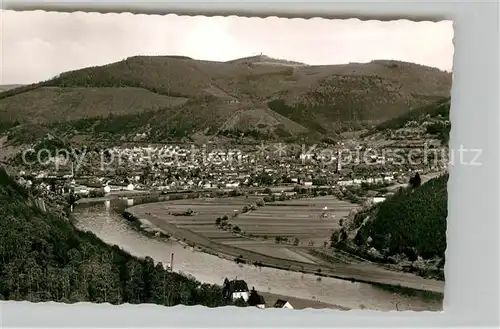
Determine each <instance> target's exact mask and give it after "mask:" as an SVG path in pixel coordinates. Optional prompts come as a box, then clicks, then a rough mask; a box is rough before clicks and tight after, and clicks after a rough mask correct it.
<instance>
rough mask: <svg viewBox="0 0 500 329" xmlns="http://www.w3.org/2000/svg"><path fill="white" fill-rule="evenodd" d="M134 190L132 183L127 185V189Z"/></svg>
mask: <svg viewBox="0 0 500 329" xmlns="http://www.w3.org/2000/svg"><path fill="white" fill-rule="evenodd" d="M133 190H134V184H132V183H131V184H128V185H127V191H133Z"/></svg>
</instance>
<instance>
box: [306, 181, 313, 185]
mask: <svg viewBox="0 0 500 329" xmlns="http://www.w3.org/2000/svg"><path fill="white" fill-rule="evenodd" d="M312 185H313V183H312V182H311V181H305V182H304V186H312Z"/></svg>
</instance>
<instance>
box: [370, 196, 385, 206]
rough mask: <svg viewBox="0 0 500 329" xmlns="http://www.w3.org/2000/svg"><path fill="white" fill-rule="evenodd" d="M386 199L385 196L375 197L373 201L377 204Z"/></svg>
mask: <svg viewBox="0 0 500 329" xmlns="http://www.w3.org/2000/svg"><path fill="white" fill-rule="evenodd" d="M384 201H385V198H384V197H373V198H372V202H373V203H374V204H377V203H380V202H384Z"/></svg>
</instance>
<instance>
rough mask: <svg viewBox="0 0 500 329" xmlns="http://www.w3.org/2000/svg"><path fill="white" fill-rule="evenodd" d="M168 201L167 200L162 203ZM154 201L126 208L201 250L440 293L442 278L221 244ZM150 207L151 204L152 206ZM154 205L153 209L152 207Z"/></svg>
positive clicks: (442, 288)
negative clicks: (285, 256) (175, 219)
mask: <svg viewBox="0 0 500 329" xmlns="http://www.w3.org/2000/svg"><path fill="white" fill-rule="evenodd" d="M164 204H168V203H164ZM154 205H155V204H154V203H152V204H144V205H140V206H135V207H131V208H129V209H128V210H127V211H128V212H129V213H131V214H132V215H134V216H135V217H136V218H139V219H141V220H146V221H147V222H148V224H150V225H152V226H154V227H156V228H158V229H160V230H162V231H164V232H167V233H168V234H170V235H172V236H173V237H175V238H176V239H178V240H179V241H184V242H186V243H188V244H191V245H195V246H196V247H198V248H200V249H201V250H203V251H204V252H208V253H211V254H215V255H218V256H220V257H225V258H229V259H235V258H240V259H243V260H244V261H245V262H246V263H248V264H253V263H259V264H261V266H267V267H273V268H278V269H284V270H290V271H296V272H303V273H310V274H320V275H322V276H329V277H334V278H339V279H346V280H352V281H358V282H366V283H379V284H386V285H393V286H402V287H406V288H411V289H417V290H424V291H432V292H438V293H443V292H444V282H443V281H438V280H432V279H424V278H421V277H418V276H416V275H413V274H410V273H400V272H394V271H390V270H387V269H385V268H383V267H382V266H378V265H376V264H372V263H368V264H326V263H322V264H312V263H308V262H301V261H297V260H291V259H283V258H277V257H273V256H270V255H265V254H261V253H258V252H255V251H251V250H248V249H243V248H241V247H236V246H234V245H228V244H222V243H217V242H215V241H212V240H211V239H209V238H207V237H205V236H203V235H202V234H198V233H196V232H193V231H191V230H189V229H185V228H181V227H179V226H176V225H174V224H172V223H170V221H169V218H168V214H166V213H165V212H164V211H163V212H161V211H156V212H155V211H154V209H155V208H154V207H155V206H154ZM152 207H153V208H152ZM151 209H153V210H151Z"/></svg>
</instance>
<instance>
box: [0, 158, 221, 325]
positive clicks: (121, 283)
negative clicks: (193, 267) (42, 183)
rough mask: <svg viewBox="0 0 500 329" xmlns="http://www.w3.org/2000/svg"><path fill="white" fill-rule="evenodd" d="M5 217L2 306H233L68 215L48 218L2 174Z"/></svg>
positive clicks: (0, 248)
mask: <svg viewBox="0 0 500 329" xmlns="http://www.w3.org/2000/svg"><path fill="white" fill-rule="evenodd" d="M47 209H52V205H47ZM0 214H1V217H0V299H3V300H28V301H32V302H43V301H56V302H70V303H71V302H82V301H89V302H108V303H112V304H120V303H132V304H135V303H154V304H162V305H168V306H171V305H176V304H185V305H197V304H201V305H205V306H210V307H216V306H222V305H224V304H225V301H224V299H223V296H222V289H221V287H219V286H216V285H208V284H201V283H199V282H197V281H196V280H194V279H192V278H188V277H185V276H182V275H179V274H176V273H171V272H167V271H166V270H165V269H164V267H163V265H161V264H155V263H154V262H153V260H152V259H151V258H146V259H138V258H136V257H133V256H131V255H129V254H127V253H126V252H124V251H122V250H121V249H119V248H118V247H116V246H114V247H110V246H108V245H106V244H104V243H103V242H102V241H101V240H99V239H98V238H97V237H96V236H95V235H93V234H91V233H84V232H80V231H78V230H76V229H75V228H74V227H73V226H72V224H71V223H70V222H69V221H68V219H67V218H66V217H64V216H62V215H61V214H58V213H55V212H53V211H50V210H49V211H47V212H42V211H41V210H40V209H38V208H37V207H36V206H35V205H34V202H33V200H32V199H31V197H30V193H29V192H28V191H26V190H25V189H24V188H22V187H20V186H19V185H18V184H17V183H16V182H14V181H13V180H12V179H11V178H10V177H9V176H8V175H7V173H6V172H5V171H4V170H3V169H2V168H1V167H0ZM27 316H29V315H27Z"/></svg>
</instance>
